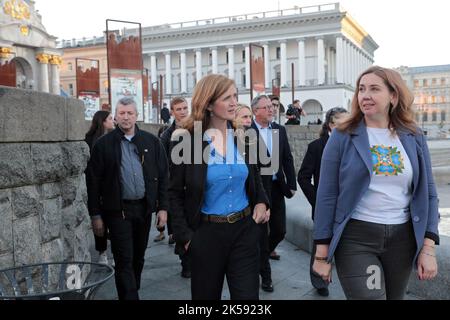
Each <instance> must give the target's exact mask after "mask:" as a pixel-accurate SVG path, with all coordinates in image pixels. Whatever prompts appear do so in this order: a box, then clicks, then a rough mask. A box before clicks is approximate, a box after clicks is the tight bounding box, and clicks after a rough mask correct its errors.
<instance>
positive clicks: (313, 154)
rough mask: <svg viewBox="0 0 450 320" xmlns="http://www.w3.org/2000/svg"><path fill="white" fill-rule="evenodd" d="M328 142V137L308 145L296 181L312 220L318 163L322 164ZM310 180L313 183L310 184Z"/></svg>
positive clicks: (318, 177)
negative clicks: (304, 197) (310, 211)
mask: <svg viewBox="0 0 450 320" xmlns="http://www.w3.org/2000/svg"><path fill="white" fill-rule="evenodd" d="M327 141H328V135H326V136H324V137H321V138H319V139H317V140H314V141H313V142H311V143H310V144H309V145H308V150H307V151H306V154H305V157H304V158H303V162H302V166H301V168H300V171H299V172H298V177H297V181H298V184H299V185H300V188H302V190H303V193H304V194H305V196H306V198H307V199H308V202H309V203H310V204H311V207H312V219H313V220H314V210H315V207H316V195H317V188H318V187H319V179H320V163H321V162H322V154H323V150H324V149H325V146H326V144H327ZM311 178H313V179H314V183H311Z"/></svg>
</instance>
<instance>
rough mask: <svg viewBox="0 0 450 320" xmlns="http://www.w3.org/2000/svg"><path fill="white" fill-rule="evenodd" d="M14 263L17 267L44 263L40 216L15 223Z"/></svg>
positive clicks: (18, 220)
mask: <svg viewBox="0 0 450 320" xmlns="http://www.w3.org/2000/svg"><path fill="white" fill-rule="evenodd" d="M13 238H14V262H15V265H16V266H20V265H25V264H36V263H41V262H42V250H41V234H40V232H39V216H30V217H27V218H24V219H17V220H15V221H14V222H13Z"/></svg>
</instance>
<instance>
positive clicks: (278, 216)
mask: <svg viewBox="0 0 450 320" xmlns="http://www.w3.org/2000/svg"><path fill="white" fill-rule="evenodd" d="M269 226H270V232H269V250H270V252H272V251H274V250H275V248H276V247H277V246H278V244H279V243H280V242H281V241H283V239H284V236H285V235H286V202H285V201H284V195H283V192H282V190H281V186H280V184H279V182H278V181H273V183H272V205H271V207H270V220H269Z"/></svg>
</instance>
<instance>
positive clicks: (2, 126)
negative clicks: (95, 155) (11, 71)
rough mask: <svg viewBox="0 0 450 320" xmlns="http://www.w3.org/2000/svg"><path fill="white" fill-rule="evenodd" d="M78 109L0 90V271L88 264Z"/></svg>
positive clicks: (84, 152)
mask: <svg viewBox="0 0 450 320" xmlns="http://www.w3.org/2000/svg"><path fill="white" fill-rule="evenodd" d="M83 109H84V108H83V104H82V102H80V101H77V100H73V99H64V98H61V97H58V96H53V95H50V94H45V93H38V92H33V91H25V90H19V89H12V88H6V87H0V221H1V223H0V269H3V268H7V267H12V266H18V265H23V264H31V263H40V262H60V261H63V260H64V261H70V260H71V261H74V260H75V261H90V253H89V248H90V247H91V246H92V242H93V236H92V231H91V230H90V221H89V217H88V214H87V207H86V205H87V194H86V185H85V177H84V175H83V172H84V170H85V167H86V163H87V160H88V157H89V148H88V146H87V145H86V143H84V142H82V140H83V137H84V123H85V121H84V119H83V117H84V110H83Z"/></svg>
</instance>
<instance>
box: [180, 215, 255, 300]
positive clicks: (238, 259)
mask: <svg viewBox="0 0 450 320" xmlns="http://www.w3.org/2000/svg"><path fill="white" fill-rule="evenodd" d="M189 255H190V257H191V269H192V272H191V273H192V278H191V292H192V299H193V300H221V297H222V288H223V281H224V276H226V277H227V282H228V287H229V289H230V295H231V300H258V299H259V275H258V273H259V227H258V226H257V224H256V223H255V221H254V220H253V218H252V216H251V215H249V216H247V217H245V218H243V219H241V220H239V221H238V222H236V223H233V224H230V223H210V222H203V223H202V224H201V225H200V227H199V229H197V230H196V231H195V233H194V236H193V238H192V241H191V245H190V247H189Z"/></svg>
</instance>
